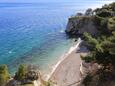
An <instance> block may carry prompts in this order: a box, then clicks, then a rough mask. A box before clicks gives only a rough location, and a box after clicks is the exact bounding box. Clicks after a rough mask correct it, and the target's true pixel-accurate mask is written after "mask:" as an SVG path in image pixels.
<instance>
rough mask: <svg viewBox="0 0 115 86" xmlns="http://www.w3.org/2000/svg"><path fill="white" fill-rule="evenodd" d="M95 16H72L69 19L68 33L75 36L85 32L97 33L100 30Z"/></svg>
mask: <svg viewBox="0 0 115 86" xmlns="http://www.w3.org/2000/svg"><path fill="white" fill-rule="evenodd" d="M93 21H94V18H93V17H90V16H81V17H71V18H69V20H68V24H67V28H66V33H67V34H69V35H74V36H81V35H82V34H83V33H84V32H88V33H90V34H91V35H94V36H95V35H96V34H97V32H98V30H97V29H96V26H95V24H94V22H93Z"/></svg>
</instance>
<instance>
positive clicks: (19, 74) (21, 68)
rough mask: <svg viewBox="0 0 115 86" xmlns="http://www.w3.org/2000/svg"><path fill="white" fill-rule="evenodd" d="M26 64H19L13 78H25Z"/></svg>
mask: <svg viewBox="0 0 115 86" xmlns="http://www.w3.org/2000/svg"><path fill="white" fill-rule="evenodd" d="M26 72H27V71H26V66H25V65H23V64H21V65H20V66H19V68H18V71H17V72H16V74H15V77H14V79H15V80H19V81H20V80H24V79H25V74H26Z"/></svg>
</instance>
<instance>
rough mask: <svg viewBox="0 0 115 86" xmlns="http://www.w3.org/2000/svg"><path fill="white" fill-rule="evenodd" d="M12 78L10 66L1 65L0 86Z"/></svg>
mask: <svg viewBox="0 0 115 86" xmlns="http://www.w3.org/2000/svg"><path fill="white" fill-rule="evenodd" d="M9 79H10V75H9V72H8V68H7V66H6V65H0V86H2V85H4V84H6V83H7V81H8V80H9Z"/></svg>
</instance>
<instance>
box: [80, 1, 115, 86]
mask: <svg viewBox="0 0 115 86" xmlns="http://www.w3.org/2000/svg"><path fill="white" fill-rule="evenodd" d="M94 13H95V15H93V16H94V20H95V21H94V22H95V24H96V26H97V29H98V30H99V34H98V36H97V37H93V36H91V35H90V34H88V33H84V36H85V41H86V43H87V47H88V49H89V50H90V52H91V53H90V54H89V55H88V56H86V57H82V59H83V60H85V61H86V62H95V63H98V64H99V65H101V68H100V69H99V70H98V73H97V74H96V75H99V80H100V81H101V80H110V79H112V80H113V79H115V73H114V72H115V3H112V4H109V5H104V6H103V7H102V8H97V9H96V10H94ZM110 77H111V78H110ZM96 86H101V85H96Z"/></svg>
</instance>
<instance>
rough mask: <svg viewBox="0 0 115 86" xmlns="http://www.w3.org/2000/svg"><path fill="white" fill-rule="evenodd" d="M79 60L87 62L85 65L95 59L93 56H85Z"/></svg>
mask: <svg viewBox="0 0 115 86" xmlns="http://www.w3.org/2000/svg"><path fill="white" fill-rule="evenodd" d="M81 59H82V60H84V61H85V62H87V63H89V62H92V61H94V60H95V58H94V57H93V56H90V55H88V56H85V57H84V56H81Z"/></svg>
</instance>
